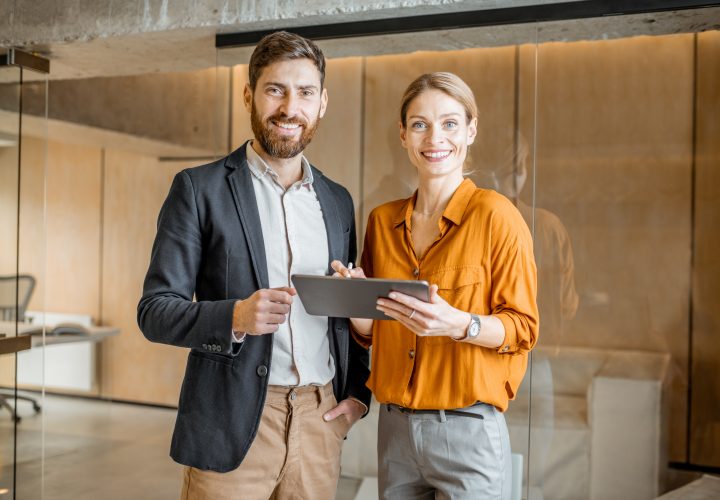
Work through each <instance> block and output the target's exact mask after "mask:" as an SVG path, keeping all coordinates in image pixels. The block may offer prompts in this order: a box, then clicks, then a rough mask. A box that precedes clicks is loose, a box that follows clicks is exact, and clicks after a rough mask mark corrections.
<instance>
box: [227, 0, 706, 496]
mask: <svg viewBox="0 0 720 500" xmlns="http://www.w3.org/2000/svg"><path fill="white" fill-rule="evenodd" d="M710 12H712V11H710ZM714 12H715V13H717V10H715V11H714ZM701 13H702V14H703V15H707V14H708V11H704V12H703V11H698V12H695V11H692V12H679V13H670V12H666V13H661V14H658V15H656V16H634V17H633V16H628V17H615V18H612V19H603V20H597V21H587V20H577V21H563V22H547V23H536V24H525V25H521V26H502V27H488V28H473V29H459V30H449V31H438V32H423V33H409V34H407V33H406V34H401V35H392V36H390V35H386V36H368V37H358V38H353V39H351V40H349V41H348V40H327V41H321V42H320V45H321V46H322V47H323V49H324V50H325V52H326V56H328V57H329V58H330V59H329V61H328V66H327V76H326V87H327V89H328V92H329V105H328V111H327V114H326V116H325V118H324V119H323V120H322V122H321V125H320V127H319V129H318V132H317V135H316V137H315V139H314V140H313V142H312V144H311V146H310V147H309V149H308V151H307V156H308V158H309V159H310V161H311V162H313V163H314V164H315V165H316V166H317V167H318V168H320V169H321V170H323V171H324V173H325V174H327V175H328V176H329V177H331V178H332V179H334V180H336V181H338V182H340V183H342V184H343V185H345V186H346V187H347V188H348V189H349V191H350V193H351V194H352V195H353V197H354V199H355V202H356V207H357V219H358V221H357V222H358V232H359V234H358V237H359V238H358V241H360V242H362V236H363V234H364V225H365V221H366V219H367V216H368V214H369V212H370V211H371V210H372V209H373V208H374V207H375V206H377V205H379V204H381V203H383V202H386V201H390V200H393V199H397V198H404V197H407V196H410V195H411V194H412V193H413V191H414V189H415V187H416V180H415V174H414V171H413V167H412V165H411V164H410V162H409V160H408V159H407V153H406V152H405V151H404V149H403V148H402V147H401V145H400V140H399V131H398V120H399V104H400V98H401V95H402V92H403V90H404V89H405V87H406V86H407V85H408V84H409V83H410V82H411V81H412V80H413V79H414V78H415V77H417V76H419V75H420V74H422V73H425V72H432V71H451V72H453V73H456V74H458V75H459V76H460V77H462V78H463V79H464V80H465V81H466V82H467V83H468V84H469V85H470V87H471V88H472V89H473V91H474V93H475V96H476V99H477V103H478V107H479V112H480V120H479V133H478V139H477V140H476V142H475V144H474V145H473V146H472V148H471V151H470V158H469V160H468V165H467V170H468V174H467V175H468V176H469V177H470V178H471V179H472V180H473V181H474V182H475V183H476V185H478V186H479V187H483V188H486V189H494V190H496V191H498V192H500V193H502V194H503V195H505V196H507V197H508V198H509V199H510V200H512V201H513V203H514V204H515V205H516V206H517V208H518V210H519V211H520V213H521V214H522V216H523V218H524V219H525V220H526V222H527V224H528V226H529V228H530V229H531V231H532V233H533V237H534V253H535V258H536V264H537V267H538V303H539V308H540V316H541V321H540V323H541V333H540V339H539V342H538V344H537V347H536V348H535V350H534V351H533V353H532V355H531V359H530V362H529V365H528V370H527V373H526V376H525V379H524V381H523V383H522V385H521V387H520V390H519V393H518V394H517V395H516V397H515V400H514V401H512V402H511V404H510V408H509V410H508V412H507V414H506V417H507V421H508V425H509V428H510V435H511V442H512V451H513V456H514V465H515V466H516V471H515V472H516V475H517V479H518V480H521V482H522V487H521V488H519V491H516V492H515V493H516V494H517V495H518V496H516V497H514V498H528V499H541V498H546V499H553V500H555V499H581V498H593V499H596V498H613V499H623V498H626V499H633V500H634V499H640V498H647V499H650V498H655V497H656V496H659V495H660V494H662V493H663V492H665V491H667V490H669V489H672V488H674V487H677V486H678V485H680V484H682V483H683V482H687V481H688V480H690V479H692V478H693V477H694V476H693V475H692V474H689V473H686V472H682V470H687V469H691V470H692V469H704V470H717V469H716V468H717V467H718V465H719V464H720V454H719V453H718V450H720V441H718V439H719V438H718V433H717V432H716V431H717V429H718V425H720V424H719V422H720V410H719V409H718V405H717V404H716V402H717V400H718V397H720V394H719V393H718V390H719V389H718V388H719V387H720V386H718V383H717V382H716V380H717V377H715V376H714V375H712V376H711V375H710V374H711V373H716V372H717V369H718V368H720V351H718V347H717V345H718V343H717V338H718V337H717V335H718V330H717V325H718V324H720V311H719V310H718V307H717V304H718V303H720V293H719V291H718V290H719V289H718V287H717V284H716V283H717V278H718V277H719V276H718V268H720V261H719V260H718V258H717V256H716V254H715V253H713V252H712V250H711V249H712V248H714V246H716V245H714V243H717V238H718V236H717V235H718V232H717V224H716V221H717V216H718V215H720V208H719V206H718V202H717V200H718V193H719V192H720V182H719V180H718V179H719V177H718V172H719V171H720V153H719V149H718V143H719V141H718V137H720V133H719V130H720V118H718V117H720V112H718V111H719V110H720V94H719V93H718V89H719V88H720V73H719V72H718V69H719V68H720V33H719V32H717V31H713V30H712V26H709V28H710V29H709V30H708V31H705V32H694V31H696V30H698V29H705V28H703V26H706V25H705V24H703V23H702V22H700V23H696V24H694V27H692V26H690V25H684V26H686V27H685V28H682V29H673V30H668V29H667V28H662V27H661V26H662V25H663V23H665V24H667V23H668V22H669V21H672V22H675V21H676V20H677V19H685V18H687V19H691V18H693V16H699V15H701ZM711 17H712V16H711ZM681 24H682V23H681ZM715 29H717V26H715ZM678 31H679V32H680V34H667V33H676V32H678ZM608 33H610V36H608ZM650 35H652V36H650ZM251 50H252V47H239V48H221V49H219V51H218V60H219V62H220V64H222V65H228V66H233V68H234V69H233V96H234V99H233V102H234V103H236V105H235V107H234V108H233V113H232V148H236V147H238V146H240V145H241V144H242V143H243V142H244V141H245V140H247V139H248V138H250V137H251V136H252V134H251V130H250V126H249V116H248V114H247V113H246V112H245V110H244V108H243V107H242V105H241V103H242V100H241V99H240V96H241V95H242V94H241V92H242V88H243V86H244V84H245V82H246V81H247V65H246V63H247V61H248V59H249V55H250V53H251ZM348 56H349V57H348ZM713 221H715V225H713ZM713 277H714V279H713ZM376 412H377V407H376V408H375V410H374V411H372V412H371V414H370V415H369V416H368V417H367V418H366V419H364V420H363V421H361V423H359V424H358V425H356V426H355V428H354V429H353V430H352V432H351V434H350V436H349V438H348V441H347V444H346V446H345V448H344V452H343V453H344V455H343V474H344V475H346V476H347V477H356V478H363V477H368V476H374V475H375V474H376V471H377V469H376V468H377V464H376V458H375V441H376V426H377V413H376ZM670 465H672V467H670ZM520 466H522V472H520ZM713 467H715V469H713Z"/></svg>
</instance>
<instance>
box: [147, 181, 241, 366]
mask: <svg viewBox="0 0 720 500" xmlns="http://www.w3.org/2000/svg"><path fill="white" fill-rule="evenodd" d="M202 242H203V238H202V230H201V224H200V219H199V217H198V210H197V202H196V198H195V190H194V187H193V184H192V180H191V178H190V176H189V174H188V173H187V171H182V172H180V173H178V174H177V175H176V176H175V179H174V180H173V183H172V186H171V187H170V192H169V193H168V196H167V199H166V200H165V202H164V204H163V206H162V208H161V210H160V215H159V216H158V223H157V235H156V236H155V242H154V243H153V247H152V254H151V257H150V266H149V268H148V272H147V275H146V276H145V282H144V285H143V294H142V298H141V299H140V303H139V304H138V309H137V321H138V326H139V327H140V330H141V331H142V333H143V335H145V337H146V338H147V339H148V340H150V341H152V342H159V343H162V344H170V345H175V346H180V347H190V348H196V349H203V350H206V351H211V352H218V353H225V354H232V355H235V354H237V353H238V352H239V349H238V348H237V347H235V348H233V343H232V342H231V339H232V335H231V330H232V314H233V308H234V305H235V302H236V301H235V300H219V301H201V302H195V301H193V294H194V292H195V283H196V280H197V275H198V272H199V269H200V263H201V260H202V253H203V248H202Z"/></svg>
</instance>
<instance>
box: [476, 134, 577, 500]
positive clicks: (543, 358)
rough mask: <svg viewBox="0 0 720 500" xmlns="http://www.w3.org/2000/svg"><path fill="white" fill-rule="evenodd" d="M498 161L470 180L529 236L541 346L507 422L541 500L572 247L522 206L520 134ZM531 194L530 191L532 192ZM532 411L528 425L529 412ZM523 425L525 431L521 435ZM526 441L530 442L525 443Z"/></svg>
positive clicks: (571, 294) (553, 221)
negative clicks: (508, 205) (512, 210)
mask: <svg viewBox="0 0 720 500" xmlns="http://www.w3.org/2000/svg"><path fill="white" fill-rule="evenodd" d="M512 135H514V136H515V138H516V143H517V144H516V145H515V144H513V145H512V146H510V147H509V148H508V149H507V150H506V154H505V155H503V156H502V157H500V161H499V162H498V163H497V164H494V165H493V164H487V163H479V164H478V165H476V168H475V169H474V170H473V172H472V175H473V177H474V178H475V179H476V181H477V183H478V185H479V186H481V187H484V188H487V189H494V190H495V191H497V192H499V193H501V194H503V195H505V196H506V197H507V198H508V199H510V200H511V201H512V202H513V203H514V204H515V205H516V206H517V207H518V210H519V211H520V213H521V215H522V216H523V218H524V219H525V222H526V223H527V225H528V227H530V228H531V230H532V231H533V238H534V247H533V252H534V255H535V263H536V265H537V272H538V309H539V311H540V321H541V341H540V344H539V345H540V346H541V347H537V348H536V349H535V350H534V351H533V353H532V358H531V362H530V363H529V364H528V370H527V372H526V373H525V378H524V380H523V383H522V384H521V386H520V390H519V391H518V395H517V400H516V401H515V404H513V405H511V406H510V408H509V410H508V418H509V419H511V420H512V421H515V422H517V424H518V425H517V426H516V427H515V432H514V433H513V448H514V449H516V450H518V449H524V448H525V447H527V446H528V442H529V450H528V454H527V459H526V460H527V461H526V467H525V469H526V474H527V476H526V477H527V481H528V485H529V487H528V489H527V494H528V498H529V499H537V498H543V484H544V479H545V475H546V470H547V467H548V463H549V462H550V463H552V460H553V459H552V458H551V457H550V452H551V448H552V442H553V435H554V432H553V430H554V426H555V411H554V408H555V399H554V394H553V376H552V365H551V362H550V359H549V358H550V357H552V356H553V354H554V353H556V352H557V348H559V346H560V345H561V343H562V334H563V328H564V325H565V322H566V321H569V320H571V319H572V318H573V316H574V315H575V312H576V311H577V307H578V295H577V291H576V290H575V278H574V262H573V253H572V245H571V242H570V237H569V235H568V232H567V229H566V228H565V226H564V225H563V223H562V221H561V220H560V218H559V217H558V216H557V215H555V214H553V213H552V212H550V211H549V210H545V209H543V208H540V207H537V206H536V207H535V208H534V210H533V207H532V206H531V205H528V203H527V202H525V201H523V198H525V199H527V198H528V197H527V196H522V195H523V191H524V190H525V188H526V186H528V185H530V186H531V185H532V182H528V178H530V179H532V176H530V175H529V171H531V169H532V165H530V166H529V165H528V163H529V159H530V148H529V147H528V144H527V141H526V140H525V138H524V137H523V136H522V134H521V133H520V132H515V133H514V134H512ZM530 191H532V187H531V189H530ZM530 408H531V409H532V420H531V421H528V420H527V412H528V411H529V409H530ZM522 424H527V425H529V429H527V430H526V429H523V427H522ZM528 440H529V441H528Z"/></svg>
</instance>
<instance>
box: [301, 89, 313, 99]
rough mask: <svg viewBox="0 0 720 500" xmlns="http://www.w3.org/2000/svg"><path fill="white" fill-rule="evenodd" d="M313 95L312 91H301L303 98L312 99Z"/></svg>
mask: <svg viewBox="0 0 720 500" xmlns="http://www.w3.org/2000/svg"><path fill="white" fill-rule="evenodd" d="M313 95H315V92H313V91H312V90H303V91H302V96H303V97H312V96H313Z"/></svg>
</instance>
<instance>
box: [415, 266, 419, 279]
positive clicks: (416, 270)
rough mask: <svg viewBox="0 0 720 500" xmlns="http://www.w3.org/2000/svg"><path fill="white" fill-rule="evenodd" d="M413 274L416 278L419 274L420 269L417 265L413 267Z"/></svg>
mask: <svg viewBox="0 0 720 500" xmlns="http://www.w3.org/2000/svg"><path fill="white" fill-rule="evenodd" d="M413 276H415V277H416V278H417V277H418V276H420V269H418V268H417V267H416V268H415V269H413Z"/></svg>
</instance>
